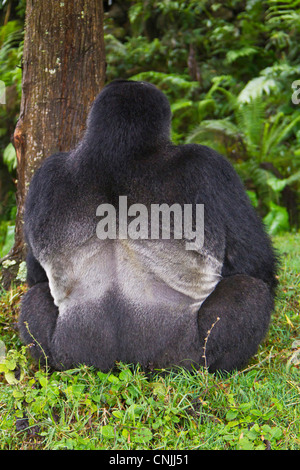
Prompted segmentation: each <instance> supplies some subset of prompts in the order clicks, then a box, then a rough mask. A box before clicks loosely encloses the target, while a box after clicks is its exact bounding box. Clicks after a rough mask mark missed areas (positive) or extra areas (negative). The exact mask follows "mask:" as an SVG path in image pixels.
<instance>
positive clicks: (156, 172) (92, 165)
mask: <svg viewBox="0 0 300 470" xmlns="http://www.w3.org/2000/svg"><path fill="white" fill-rule="evenodd" d="M170 121H171V112H170V107H169V103H168V100H167V99H166V97H165V96H164V94H163V93H162V92H160V91H159V90H158V89H157V88H156V87H155V86H153V85H151V84H149V83H145V82H134V81H126V80H118V81H115V82H112V83H111V84H109V85H107V86H106V87H105V88H104V89H103V91H102V92H101V93H100V94H99V96H98V97H97V98H96V100H95V102H94V104H93V106H92V108H91V111H90V114H89V117H88V122H87V130H86V132H85V135H84V137H83V139H82V141H81V142H80V143H79V145H78V146H77V147H76V148H75V149H74V150H73V151H71V152H69V153H61V154H55V155H52V156H51V157H49V158H47V159H46V160H45V161H44V162H43V164H42V166H41V167H40V168H39V170H38V171H37V172H36V173H35V175H34V177H33V179H32V182H31V185H30V189H29V193H28V197H27V202H26V213H25V234H26V241H27V245H28V257H27V267H28V284H29V287H30V289H29V291H28V292H27V293H26V295H25V296H24V300H23V303H22V310H21V315H20V319H19V328H20V333H21V337H22V339H23V340H24V342H25V343H27V344H28V343H32V344H33V345H32V346H31V352H32V355H33V356H34V357H35V358H36V359H38V360H44V358H45V356H47V357H48V363H49V364H50V365H51V366H52V367H54V368H58V369H62V368H69V367H72V366H74V365H76V364H78V363H85V364H88V365H94V366H96V367H98V368H100V369H102V370H108V369H109V368H111V367H112V366H113V365H114V362H115V361H123V362H130V363H137V362H139V363H140V364H142V365H143V366H145V367H147V366H149V365H151V367H159V368H162V367H163V368H165V367H169V366H172V365H184V366H186V367H191V366H192V365H193V367H198V366H201V365H206V366H208V367H209V370H210V371H215V370H218V369H220V370H226V371H231V370H233V369H235V368H241V367H242V366H244V365H245V364H246V363H247V361H248V360H249V358H250V357H251V356H252V355H253V354H255V352H256V351H257V348H258V345H259V343H260V342H261V340H262V339H263V338H264V336H265V334H266V332H267V329H268V326H269V322H270V316H271V312H272V309H273V303H274V292H275V287H276V276H275V274H276V264H277V263H276V256H275V254H274V251H273V249H272V247H271V243H270V240H269V238H268V236H267V235H266V233H265V231H264V228H263V225H262V223H261V220H260V218H259V217H258V216H257V214H256V213H255V211H254V209H253V208H252V206H251V203H250V202H249V199H248V197H247V195H246V193H245V190H244V188H243V186H242V184H241V182H240V180H239V178H238V176H237V174H236V173H235V171H234V169H233V168H232V166H231V164H230V163H229V162H228V161H227V160H226V159H225V158H223V157H222V156H221V155H219V154H218V153H216V152H215V151H213V150H212V149H210V148H208V147H205V146H201V145H183V146H175V145H173V144H172V143H171V142H170V139H169V132H170ZM119 196H127V199H128V206H129V205H132V204H136V203H139V204H144V205H145V206H146V207H147V208H148V209H150V206H151V204H163V203H166V204H168V205H169V206H171V205H172V204H175V203H176V204H180V206H181V207H184V204H193V206H194V207H195V205H196V204H204V245H203V246H200V247H199V248H195V249H194V250H186V248H185V244H184V240H175V239H170V240H164V239H159V240H151V239H148V240H147V239H146V240H140V239H137V240H132V239H116V240H110V239H106V240H101V239H99V238H98V237H97V235H96V227H97V222H99V219H98V218H97V215H96V210H97V207H98V206H99V205H100V204H111V205H113V206H115V207H117V205H118V201H119ZM204 356H205V357H204Z"/></svg>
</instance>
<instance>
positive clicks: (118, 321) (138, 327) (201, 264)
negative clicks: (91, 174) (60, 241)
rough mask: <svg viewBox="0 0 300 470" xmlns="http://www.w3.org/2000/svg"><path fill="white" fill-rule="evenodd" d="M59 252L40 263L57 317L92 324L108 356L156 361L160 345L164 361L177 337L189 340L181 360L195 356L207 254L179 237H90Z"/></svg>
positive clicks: (213, 278) (215, 266)
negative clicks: (192, 248)
mask: <svg viewBox="0 0 300 470" xmlns="http://www.w3.org/2000/svg"><path fill="white" fill-rule="evenodd" d="M63 252H64V255H62V254H60V255H57V256H54V257H52V259H51V261H49V262H46V263H45V264H44V268H45V270H46V273H47V276H48V279H49V284H50V289H51V294H52V296H53V298H54V302H55V304H56V305H57V306H58V308H59V316H60V320H61V321H64V322H68V318H69V319H71V318H72V321H74V316H78V317H79V318H78V322H80V318H81V322H84V323H88V324H89V325H90V324H94V325H95V329H96V330H99V332H98V338H99V344H101V343H102V345H103V349H105V348H106V342H107V347H109V348H111V345H112V344H114V345H115V347H114V355H115V357H114V360H122V361H129V362H136V361H138V362H140V363H142V364H144V365H148V364H149V363H151V364H155V363H156V360H157V361H158V360H159V363H160V365H161V355H160V354H159V357H158V356H157V358H156V355H157V354H158V351H162V350H164V351H165V353H164V355H165V364H164V365H165V366H166V367H167V366H168V365H169V364H171V363H172V362H174V360H175V359H176V362H178V357H180V351H178V348H180V344H183V343H184V344H185V345H186V344H190V345H191V351H190V352H189V356H190V357H186V358H185V359H187V360H194V361H195V360H196V358H199V348H198V346H197V347H196V345H198V341H197V338H198V335H197V312H198V310H199V308H200V306H201V304H202V303H203V301H204V300H205V299H206V298H207V297H208V295H209V294H210V293H211V292H212V291H213V290H214V288H215V286H216V284H217V282H218V281H219V280H220V272H221V263H219V262H218V261H217V260H216V259H215V258H213V257H212V256H210V255H209V254H207V253H206V254H204V253H198V252H195V251H190V250H189V251H186V250H185V245H184V241H182V240H131V239H125V240H108V239H107V240H99V239H98V238H97V237H96V236H93V237H91V238H89V239H88V240H86V241H85V242H84V243H83V244H82V245H81V246H77V247H76V249H73V250H70V252H69V253H67V252H66V250H65V249H64V250H63ZM100 330H101V331H100ZM102 331H105V332H106V334H105V335H103V334H102ZM108 332H109V334H108ZM170 332H172V335H170ZM94 333H95V331H94ZM183 335H184V336H186V341H184V342H182V336H183ZM171 337H172V341H171V342H170V344H169V346H168V342H169V341H170V338H171ZM154 342H155V343H156V345H155V347H153V346H154V344H153V343H154ZM195 348H196V349H195ZM194 349H195V350H194ZM154 351H155V355H154V356H153V352H154Z"/></svg>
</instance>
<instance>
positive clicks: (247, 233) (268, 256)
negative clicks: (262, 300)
mask: <svg viewBox="0 0 300 470" xmlns="http://www.w3.org/2000/svg"><path fill="white" fill-rule="evenodd" d="M186 147H190V146H186ZM191 147H192V149H191V150H192V152H193V153H194V158H193V165H191V172H192V174H193V175H196V176H194V179H197V180H198V181H199V184H198V186H199V189H197V190H195V191H196V193H197V196H196V200H197V202H198V203H203V204H204V207H205V220H204V224H205V231H206V235H205V236H206V238H209V244H210V245H211V246H212V245H214V246H217V245H218V243H219V241H220V240H221V239H222V240H224V245H225V253H224V257H223V260H222V262H223V269H222V273H221V274H222V277H228V276H233V275H235V274H247V275H249V276H252V277H254V278H256V279H261V280H263V281H264V282H265V283H266V284H267V285H268V286H269V288H271V290H272V291H274V289H275V287H276V285H277V281H276V276H275V274H276V271H277V264H278V260H277V256H276V253H275V252H274V250H273V247H272V244H271V241H270V238H269V236H268V235H267V234H266V231H265V229H264V226H263V223H262V221H261V219H260V217H259V216H258V215H257V213H256V211H255V209H254V208H253V206H252V204H251V202H250V199H249V198H248V195H247V194H246V192H245V188H244V186H243V184H242V182H241V180H240V178H239V176H238V175H237V173H236V171H235V170H234V168H233V166H232V165H231V163H230V162H229V161H228V160H227V159H225V158H224V157H223V156H222V155H219V154H218V153H217V152H215V151H214V150H213V149H211V148H209V147H206V146H202V145H195V146H191ZM212 234H213V235H212ZM212 236H213V238H214V239H213V238H211V237H212Z"/></svg>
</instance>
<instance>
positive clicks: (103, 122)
mask: <svg viewBox="0 0 300 470" xmlns="http://www.w3.org/2000/svg"><path fill="white" fill-rule="evenodd" d="M170 122H171V110H170V105H169V102H168V100H167V98H166V96H165V95H164V94H163V93H162V92H161V91H160V90H159V89H158V88H156V87H155V86H154V85H152V84H151V83H147V82H141V81H131V80H115V81H113V82H111V83H109V84H108V85H106V86H105V87H104V88H103V90H102V91H101V93H100V94H99V95H98V96H97V98H96V99H95V101H94V103H93V105H92V108H91V111H90V113H89V116H88V120H87V131H86V134H85V140H86V141H88V142H89V144H90V145H92V146H93V148H95V147H96V149H97V148H99V150H101V152H102V153H103V154H107V155H112V154H115V153H116V152H118V153H119V154H120V155H121V154H123V155H125V154H126V155H127V157H129V154H130V155H132V156H134V157H135V158H138V157H139V156H140V157H141V158H142V157H143V153H145V152H147V153H148V152H149V151H150V152H151V151H155V149H159V148H161V145H164V144H165V143H166V142H168V141H169V136H170Z"/></svg>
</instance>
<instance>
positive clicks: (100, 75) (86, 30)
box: [4, 0, 105, 284]
mask: <svg viewBox="0 0 300 470" xmlns="http://www.w3.org/2000/svg"><path fill="white" fill-rule="evenodd" d="M104 80H105V53H104V38H103V4H102V1H100V0H72V1H70V0H62V1H57V0H27V6H26V23H25V39H24V53H23V77H22V100H21V109H20V117H19V121H18V123H17V126H16V129H15V132H14V145H15V149H16V153H17V160H18V168H17V171H18V182H17V207H18V213H17V220H16V230H15V245H14V247H13V249H12V251H11V253H10V254H9V259H11V260H15V261H16V264H18V263H19V262H20V261H21V260H23V259H24V241H23V229H22V225H23V213H24V201H25V197H26V192H27V190H28V186H29V183H30V180H31V177H32V175H33V173H34V172H35V170H36V169H37V168H38V167H39V166H40V164H41V162H42V161H43V160H44V158H46V157H47V156H49V155H51V154H52V153H54V152H57V151H67V150H70V149H72V148H73V147H74V146H75V145H76V143H77V142H78V141H79V140H80V138H81V136H82V133H83V131H84V128H85V123H86V118H87V113H88V110H89V107H90V105H91V103H92V101H93V100H94V98H95V96H96V95H97V94H98V93H99V92H100V90H101V88H102V87H103V85H104ZM14 274H15V273H14ZM4 277H6V276H4ZM7 283H9V281H8V280H6V282H4V284H7Z"/></svg>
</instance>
